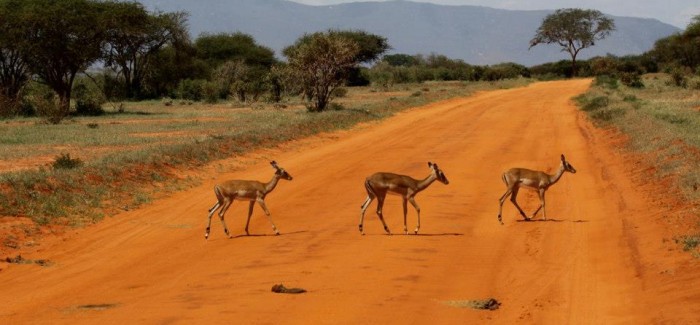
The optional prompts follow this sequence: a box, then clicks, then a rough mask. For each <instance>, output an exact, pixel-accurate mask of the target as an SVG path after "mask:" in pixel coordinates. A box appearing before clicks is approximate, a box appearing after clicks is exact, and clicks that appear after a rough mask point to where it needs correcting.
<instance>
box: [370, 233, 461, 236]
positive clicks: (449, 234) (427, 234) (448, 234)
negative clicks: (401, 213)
mask: <svg viewBox="0 0 700 325" xmlns="http://www.w3.org/2000/svg"><path fill="white" fill-rule="evenodd" d="M364 236H407V237H412V236H418V237H421V236H422V237H432V236H464V234H463V233H459V232H444V233H433V234H431V233H420V234H413V233H408V234H405V235H404V234H403V233H392V234H386V233H377V234H366V235H364Z"/></svg>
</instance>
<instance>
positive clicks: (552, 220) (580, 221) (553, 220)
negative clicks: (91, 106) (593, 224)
mask: <svg viewBox="0 0 700 325" xmlns="http://www.w3.org/2000/svg"><path fill="white" fill-rule="evenodd" d="M516 221H517V222H564V221H568V220H564V219H547V220H543V219H535V220H533V219H530V220H523V219H518V220H516ZM570 222H574V223H582V222H588V220H583V219H578V220H571V221H570Z"/></svg>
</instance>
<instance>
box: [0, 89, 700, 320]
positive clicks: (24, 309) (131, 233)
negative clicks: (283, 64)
mask: <svg viewBox="0 0 700 325" xmlns="http://www.w3.org/2000/svg"><path fill="white" fill-rule="evenodd" d="M589 84H590V80H570V81H560V82H546V83H537V84H533V85H531V86H529V87H525V88H518V89H510V90H499V91H492V92H485V93H481V94H478V95H475V96H473V97H469V98H461V99H453V100H448V101H444V102H441V103H436V104H431V105H428V106H425V107H422V108H420V109H414V110H410V111H407V112H404V113H401V114H398V115H397V116H395V117H393V118H390V119H388V120H386V121H384V122H381V123H370V124H365V125H362V126H360V127H357V128H355V129H353V130H350V131H343V132H338V133H334V134H332V135H322V136H319V137H314V138H310V139H306V140H301V141H297V142H293V143H290V144H288V145H285V146H283V147H282V148H278V149H269V150H261V151H259V152H256V153H253V154H251V155H250V156H249V158H250V157H254V158H256V159H257V160H258V162H257V163H255V164H252V165H250V166H249V167H246V168H244V169H242V170H239V171H234V172H231V173H225V174H216V175H212V177H211V179H209V180H207V181H205V184H203V185H202V186H201V187H198V188H195V189H193V190H191V191H187V192H183V193H177V194H175V195H173V196H172V197H170V198H166V199H162V200H158V201H157V202H153V204H151V205H149V206H146V207H144V208H142V209H139V210H136V211H129V212H125V213H122V214H120V215H118V216H115V217H114V218H110V219H108V220H105V221H104V222H102V223H100V224H99V225H96V226H93V227H89V228H87V229H85V230H83V231H80V232H79V233H78V234H77V235H75V236H73V237H70V238H68V239H66V240H65V241H64V242H59V243H56V244H53V245H50V246H46V247H44V248H43V250H41V251H38V252H36V253H34V254H33V255H36V258H48V259H50V260H51V261H55V263H56V264H55V265H54V266H52V267H46V268H41V267H36V266H11V267H8V268H7V269H5V270H3V271H2V272H1V273H0V281H1V282H2V283H3V284H4V288H3V290H2V291H0V299H2V301H4V302H5V303H4V304H3V306H2V307H0V323H53V324H61V323H66V324H67V323H71V324H75V323H179V324H189V323H205V322H214V323H221V322H235V323H244V324H279V323H285V324H309V323H333V324H357V323H407V322H408V323H419V324H422V323H428V322H433V323H474V322H488V321H492V322H494V323H500V324H504V323H515V322H521V323H537V324H562V323H584V324H596V323H598V324H599V323H650V322H652V321H668V320H679V321H684V320H685V321H688V320H692V318H691V317H692V313H691V312H692V311H694V310H696V308H697V304H698V303H697V302H695V304H691V306H690V307H691V308H688V311H686V312H685V313H678V314H676V315H675V318H673V317H674V315H669V314H668V313H664V314H661V313H660V312H657V311H655V310H653V309H651V308H648V307H649V306H652V305H654V304H659V305H663V304H668V302H666V301H665V300H666V299H669V297H670V295H668V294H666V295H664V296H662V298H663V299H664V300H661V299H656V298H655V297H654V294H655V293H656V292H651V291H649V290H648V286H645V283H647V281H650V280H648V279H646V278H645V277H646V276H648V275H650V274H655V273H654V271H652V270H655V269H654V268H650V266H649V264H648V263H645V262H644V261H646V260H647V259H651V258H653V256H651V255H649V254H651V253H654V252H656V250H655V249H656V248H645V247H646V246H645V247H642V248H639V247H637V245H638V244H639V243H638V241H637V239H636V238H637V236H639V234H638V233H637V230H638V228H637V227H639V223H638V222H634V223H633V222H632V221H629V220H633V219H632V218H637V217H639V214H644V213H646V215H649V213H655V212H652V211H654V209H653V207H651V206H650V204H649V203H648V202H647V201H646V198H645V197H643V196H642V195H641V194H639V193H637V192H635V187H634V186H633V184H632V183H631V181H630V179H629V177H627V175H626V174H625V171H626V169H625V166H624V161H623V160H622V159H621V158H620V157H619V156H616V155H615V154H613V153H612V152H611V148H610V147H608V146H606V145H605V143H600V142H596V141H599V140H598V138H597V133H596V132H597V131H596V130H594V129H593V128H592V127H591V126H590V125H589V124H588V123H587V122H586V120H585V119H582V118H581V116H582V115H581V113H580V112H578V111H577V109H576V108H575V107H574V106H573V105H572V103H571V102H570V98H571V97H573V96H575V95H577V94H579V93H581V92H583V91H585V90H586V89H587V87H588V86H589ZM582 130H585V132H584V131H582ZM561 153H564V154H566V156H567V159H568V160H570V162H571V163H572V164H573V165H574V166H575V167H576V169H577V170H579V172H578V173H577V174H575V175H572V174H567V175H564V177H563V178H562V180H560V182H559V183H557V184H556V185H555V186H554V187H552V188H551V189H550V190H549V191H548V192H547V203H548V205H547V209H548V216H549V217H550V219H553V220H551V221H547V222H540V221H536V222H520V221H518V220H519V218H520V217H519V215H518V214H517V212H516V211H515V209H514V208H513V207H512V205H510V202H506V205H505V206H504V221H505V223H506V224H505V226H501V225H500V224H499V223H498V221H497V219H496V214H497V211H498V206H497V204H498V198H499V197H500V196H501V194H502V193H503V192H504V191H505V186H504V184H503V183H502V182H501V180H500V175H501V173H502V172H503V171H504V170H506V169H508V168H510V167H514V166H521V167H528V168H533V169H542V170H546V171H548V172H553V171H554V170H555V169H556V168H557V165H558V163H559V155H560V154H561ZM272 159H275V160H277V161H278V162H279V164H280V165H281V166H282V167H284V168H285V169H286V170H287V171H289V172H290V173H291V174H292V176H294V180H293V181H291V182H281V183H280V184H279V185H278V188H277V189H275V191H274V192H273V193H271V194H270V195H269V197H268V199H267V200H266V202H267V205H268V207H269V209H270V211H271V212H272V217H273V219H274V221H275V223H276V224H277V226H278V227H279V229H280V231H281V232H282V235H280V236H272V235H271V234H272V231H271V228H270V225H269V222H268V221H267V219H266V218H265V217H264V216H263V215H262V212H261V211H260V209H259V208H258V207H256V210H255V213H254V216H253V218H252V220H251V225H250V230H251V234H253V236H242V234H243V227H244V223H245V220H244V219H245V215H246V212H247V206H246V204H241V203H240V202H237V203H234V205H233V206H232V208H231V209H230V210H229V212H228V213H227V219H226V220H227V224H228V226H229V229H230V230H231V231H232V233H233V235H234V236H235V238H234V239H230V240H229V239H225V238H224V235H223V231H222V229H221V225H220V223H219V222H218V221H216V220H214V221H213V222H212V234H211V237H210V239H209V241H205V240H204V238H203V235H204V226H205V222H206V220H205V219H206V209H207V208H209V207H210V206H211V204H213V202H214V201H213V200H214V195H213V192H212V188H213V186H214V184H215V183H216V182H219V181H222V180H225V179H232V178H244V179H259V180H268V179H269V178H270V177H271V176H272V170H271V168H270V167H269V164H268V161H269V160H272ZM428 161H433V162H436V163H438V164H439V165H440V167H441V169H443V170H444V171H445V173H446V175H447V177H448V179H449V180H450V184H449V185H443V184H440V183H435V184H433V185H432V186H431V187H430V188H428V189H427V190H425V192H423V193H421V194H419V195H418V196H417V198H416V199H417V202H418V204H419V205H420V206H421V216H422V218H421V234H420V235H419V236H404V235H394V236H386V235H384V234H383V229H382V227H381V225H380V222H379V221H378V219H377V217H376V215H375V214H374V210H375V207H376V203H373V204H372V206H371V207H370V208H369V210H368V212H367V215H366V217H365V229H366V233H367V235H366V236H360V234H359V232H358V230H357V224H358V221H359V214H360V208H359V207H360V204H361V203H362V200H363V199H364V197H365V192H364V188H363V186H362V182H363V180H364V178H365V177H366V176H368V175H370V174H371V173H373V172H376V171H392V172H398V173H403V174H408V175H412V176H414V177H421V178H422V177H425V176H426V175H427V174H428V167H427V162H428ZM604 170H605V172H603V171H604ZM621 193H625V194H624V195H623V194H621ZM628 194H629V195H628ZM611 198H613V199H611ZM519 201H520V202H521V205H522V206H523V208H524V209H525V210H526V211H533V210H534V209H535V208H536V207H537V204H538V200H537V199H536V196H534V195H532V194H528V193H527V192H525V191H521V195H520V196H519ZM620 201H621V202H622V204H621V203H620ZM384 214H385V217H386V221H387V224H388V226H389V227H390V228H391V229H392V231H393V232H394V233H400V232H401V230H402V229H403V220H402V216H401V214H402V211H401V204H400V200H399V199H397V198H396V197H388V198H387V202H386V204H385V209H384ZM408 222H409V225H408V226H409V229H412V227H413V226H415V222H416V219H415V211H414V210H413V209H412V208H411V207H409V216H408ZM650 229H651V228H649V227H645V228H644V235H645V236H651V237H653V238H655V239H658V240H660V237H659V235H658V233H655V232H654V231H653V229H651V230H650ZM645 254H646V255H645ZM650 256H651V257H650ZM27 257H28V258H35V256H27ZM650 279H656V277H654V278H650ZM683 279H686V278H683ZM692 279H693V278H692V277H691V278H690V280H692ZM690 280H686V281H690ZM278 283H284V284H285V285H286V286H289V287H302V288H304V289H306V290H308V292H307V293H305V294H303V295H277V294H274V293H271V292H270V288H271V287H272V285H274V284H278ZM691 283H692V282H691ZM672 285H673V286H674V287H681V286H682V285H683V282H680V281H676V282H674V283H673V284H672ZM669 286H670V284H668V283H665V285H664V289H665V290H667V289H668V288H669ZM687 290H690V291H686V292H684V293H683V295H684V297H693V296H694V295H696V294H697V293H698V291H697V290H695V291H693V289H687ZM488 297H494V298H496V299H498V300H499V301H501V302H502V303H503V304H502V305H501V308H500V309H499V310H498V311H494V312H487V311H477V310H471V309H464V308H456V307H452V306H450V305H448V304H447V303H446V302H449V301H463V300H472V299H485V298H488ZM687 301H691V300H687ZM86 305H95V306H109V308H104V309H101V310H85V309H84V308H79V307H80V306H86Z"/></svg>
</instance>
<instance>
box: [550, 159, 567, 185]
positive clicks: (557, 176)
mask: <svg viewBox="0 0 700 325" xmlns="http://www.w3.org/2000/svg"><path fill="white" fill-rule="evenodd" d="M562 175H564V164H561V165H559V170H557V172H556V174H554V175H549V185H553V184H554V183H556V182H558V181H559V179H560V178H561V176H562Z"/></svg>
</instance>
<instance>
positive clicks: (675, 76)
mask: <svg viewBox="0 0 700 325" xmlns="http://www.w3.org/2000/svg"><path fill="white" fill-rule="evenodd" d="M671 82H673V85H675V86H676V87H682V88H686V87H688V78H686V76H685V73H683V71H682V70H681V69H673V70H672V71H671Z"/></svg>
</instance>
